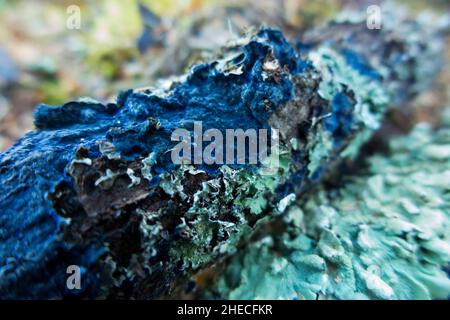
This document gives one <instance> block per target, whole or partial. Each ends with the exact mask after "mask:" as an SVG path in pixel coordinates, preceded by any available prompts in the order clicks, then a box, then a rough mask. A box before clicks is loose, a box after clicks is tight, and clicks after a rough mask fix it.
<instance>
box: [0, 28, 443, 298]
mask: <svg viewBox="0 0 450 320" xmlns="http://www.w3.org/2000/svg"><path fill="white" fill-rule="evenodd" d="M401 23H402V28H401V29H398V30H400V31H397V28H391V29H390V28H387V27H386V28H383V29H382V30H368V29H367V28H366V27H365V23H364V22H333V23H330V24H329V25H328V26H326V27H324V28H321V29H319V30H313V31H311V32H310V33H307V34H306V35H304V36H303V37H302V39H301V41H302V42H305V43H307V45H306V46H304V47H308V48H309V49H308V50H302V52H298V51H297V50H296V49H295V47H296V46H293V45H291V44H290V43H289V42H288V41H287V40H286V39H285V38H284V37H283V35H282V34H281V32H280V31H277V30H273V29H267V28H266V29H262V30H260V31H259V32H257V33H256V34H254V35H252V36H249V37H248V38H246V39H243V40H242V41H240V43H242V44H236V45H234V46H230V47H229V48H226V49H224V50H223V52H222V53H221V57H220V58H219V59H217V60H215V61H212V62H209V63H203V64H200V65H197V66H194V67H193V68H192V69H191V71H190V72H189V73H188V74H186V75H184V76H181V77H179V78H177V79H176V80H171V81H163V82H162V83H161V85H160V86H159V87H158V88H145V89H134V90H133V89H130V90H127V91H124V92H121V93H120V94H119V95H118V98H117V101H116V102H114V103H107V104H105V103H101V102H98V101H95V100H92V99H86V98H85V99H80V100H78V101H72V102H68V103H66V104H64V105H62V106H47V105H40V106H38V107H37V109H36V111H35V113H34V122H35V126H36V130H34V131H32V132H29V133H28V134H26V135H25V136H24V137H23V138H21V139H20V140H19V141H18V142H17V143H16V144H15V145H14V146H12V147H11V148H10V149H8V150H6V151H5V152H3V153H2V154H1V155H0V205H1V207H2V209H1V213H0V297H2V298H61V297H71V296H76V297H87V298H93V297H95V298H102V297H113V298H158V297H162V296H165V295H166V296H167V295H169V296H170V293H171V290H172V289H173V287H174V286H175V284H176V283H179V282H180V281H183V279H185V278H187V277H188V276H189V275H191V274H192V273H193V272H195V271H197V270H199V269H201V268H204V267H206V266H208V265H210V264H212V263H214V262H215V261H216V260H217V259H218V258H220V257H224V256H227V255H232V254H234V253H235V252H236V251H237V250H236V247H237V246H238V245H242V244H245V242H246V241H247V240H248V239H249V238H250V237H251V235H252V232H253V230H255V228H257V227H258V226H259V225H262V224H264V223H265V222H268V221H270V220H271V219H272V218H273V217H274V216H278V215H281V214H283V212H284V208H285V207H287V206H289V205H290V204H291V203H292V202H293V201H296V199H297V198H299V197H300V195H301V194H302V193H304V192H305V191H307V190H308V189H309V188H310V186H312V185H314V184H316V183H317V182H319V181H320V180H321V179H322V177H323V176H324V175H326V174H327V172H328V171H329V168H331V167H332V164H333V163H336V162H338V161H340V160H341V159H343V158H345V157H351V156H355V154H357V151H358V150H359V147H360V146H361V144H362V143H363V142H364V141H365V140H367V138H368V137H369V136H370V135H371V133H372V132H374V130H376V129H377V128H378V127H379V125H380V122H381V121H382V119H383V115H384V113H385V112H386V110H387V108H388V106H389V107H396V106H399V105H401V104H402V103H403V102H405V101H407V100H408V99H409V98H410V97H412V96H414V94H415V93H416V92H417V91H418V89H417V86H416V85H417V83H419V82H420V83H422V84H423V83H426V82H428V81H429V80H430V79H432V75H433V72H434V71H435V70H436V69H437V68H438V66H439V59H438V54H437V53H436V50H437V48H439V45H440V44H441V41H440V37H439V35H438V34H437V33H436V34H428V33H427V36H426V37H425V36H424V37H420V36H419V37H409V36H408V35H409V34H411V33H413V32H414V33H416V34H417V33H421V32H423V31H422V28H421V25H420V24H419V23H418V22H414V21H401ZM427 32H429V31H427ZM418 52H420V54H419V53H418ZM430 55H436V57H435V58H434V59H433V61H432V63H434V64H433V65H432V67H430V68H428V71H429V72H430V74H429V76H427V77H425V76H423V77H417V76H416V75H417V72H418V68H419V66H420V65H422V64H423V63H425V62H424V61H422V59H425V58H428V57H429V56H430ZM424 57H425V58H424ZM426 63H428V64H429V63H430V61H428V60H427V61H426ZM398 70H401V75H399V73H398ZM196 121H201V122H202V125H203V129H204V130H207V129H210V128H216V129H219V130H221V131H224V130H225V129H236V128H240V129H243V130H246V129H278V130H279V132H280V152H279V154H277V155H272V156H279V158H280V166H279V168H278V169H277V170H275V171H274V172H273V173H272V174H271V175H267V174H262V170H263V169H265V167H269V168H270V166H271V164H272V162H271V158H270V157H269V158H268V159H267V161H265V162H264V163H260V164H259V165H253V166H252V165H236V164H227V165H205V164H200V165H189V164H183V165H176V164H174V163H173V162H172V161H171V158H170V150H171V149H172V148H173V147H174V142H173V141H171V139H170V137H171V133H172V132H173V131H174V130H175V129H177V128H185V129H188V130H190V129H192V126H193V124H194V122H196ZM311 201H315V200H311ZM323 210H325V211H326V210H331V209H330V208H328V207H327V206H326V205H325V204H324V209H323ZM323 219H328V215H327V214H326V213H324V214H323ZM345 223H347V222H346V221H345V220H344V221H343V222H342V225H344V224H345ZM367 230H370V232H372V230H371V229H367ZM368 232H369V231H368ZM373 232H377V231H376V230H375V231H373ZM302 237H306V236H302ZM323 239H324V240H323V241H322V242H321V243H318V246H319V247H320V246H323V247H324V250H328V251H330V254H329V255H330V257H329V258H330V259H344V260H345V259H347V260H346V261H347V262H346V263H347V264H346V263H345V262H342V263H341V264H339V266H340V267H342V268H344V269H345V268H347V269H348V268H350V265H349V263H350V260H348V259H349V258H348V257H347V256H346V255H345V254H344V253H345V252H347V251H345V249H344V248H341V246H342V244H339V246H338V247H335V246H334V244H333V241H334V242H335V243H337V242H338V241H337V240H336V239H335V236H334V234H333V233H331V231H330V232H328V233H324V235H323ZM377 239H378V238H375V240H373V241H378V240H377ZM305 241H306V240H305ZM370 241H372V240H370ZM392 241H394V240H392ZM392 241H391V242H389V243H388V244H386V245H391V244H392ZM308 243H310V244H309V245H311V241H309V240H308V241H306V242H305V243H303V242H301V243H300V244H295V245H301V246H306V247H307V246H308ZM293 245H294V244H293ZM327 247H328V249H326V248H327ZM400 249H402V247H401V246H400V245H399V250H400ZM305 250H306V249H305ZM308 250H309V249H308ZM341 253H342V254H341ZM297 258H298V259H306V260H308V259H309V258H308V257H306V258H305V257H302V256H298V257H297ZM310 258H311V261H309V260H308V261H309V262H305V263H304V268H313V269H320V270H322V269H323V267H324V266H325V262H324V259H325V258H326V257H319V256H317V257H310ZM360 259H363V257H361V258H360ZM374 259H375V258H374ZM380 259H381V258H380ZM68 265H78V266H80V267H81V268H82V271H83V281H82V288H81V289H80V290H75V291H70V290H68V289H67V288H66V276H67V274H66V268H67V266H68ZM280 268H281V266H280ZM361 268H362V266H361ZM347 269H346V270H347ZM305 270H306V269H305ZM316 280H317V281H316ZM316 280H314V281H313V282H315V281H316V282H317V283H315V284H314V285H315V286H321V285H323V283H322V282H320V281H322V280H320V277H317V279H316ZM354 281H360V279H355V280H354ZM312 292H316V290H312ZM385 296H386V297H387V296H388V295H385ZM336 297H339V294H338V293H336Z"/></svg>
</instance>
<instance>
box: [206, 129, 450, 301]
mask: <svg viewBox="0 0 450 320" xmlns="http://www.w3.org/2000/svg"><path fill="white" fill-rule="evenodd" d="M449 145H450V129H440V130H438V131H436V132H434V131H433V130H432V129H431V128H430V126H428V125H426V124H419V125H417V127H416V128H415V129H414V130H413V132H412V133H411V134H409V135H408V136H405V137H400V138H396V139H394V140H393V141H392V143H391V154H390V155H388V156H381V155H377V156H374V157H372V158H371V159H369V162H370V168H369V173H368V174H366V175H365V176H364V175H358V176H353V177H351V179H350V182H349V183H347V184H346V185H344V186H343V187H342V188H340V189H338V190H325V189H322V190H319V192H315V193H314V194H312V195H310V196H309V197H307V199H308V200H306V201H305V202H303V203H298V204H297V205H291V206H290V207H288V208H287V214H286V215H285V216H284V217H283V219H284V223H285V228H286V229H285V232H281V233H275V234H274V235H267V236H265V237H264V238H263V239H261V240H258V241H256V242H254V243H252V244H250V245H249V247H248V248H247V249H246V251H245V252H243V253H241V254H238V255H236V256H235V257H233V259H232V261H231V263H230V265H229V266H228V267H227V269H226V270H225V272H223V273H222V276H220V277H219V279H218V281H217V284H216V286H215V288H213V289H211V291H209V292H208V294H207V296H220V297H224V298H231V299H254V298H265V299H267V298H269V299H445V298H448V297H449V296H450V280H449V278H448V276H447V274H446V273H445V272H444V271H443V268H444V267H446V266H447V265H448V263H449V261H450V184H449V181H450V179H449V178H450V158H449V157H441V156H440V154H439V155H438V156H436V154H438V153H436V152H435V151H436V150H444V153H445V150H447V148H448V146H449ZM430 150H431V151H430Z"/></svg>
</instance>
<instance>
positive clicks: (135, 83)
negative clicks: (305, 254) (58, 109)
mask: <svg viewBox="0 0 450 320" xmlns="http://www.w3.org/2000/svg"><path fill="white" fill-rule="evenodd" d="M380 2H382V1H380V0H378V1H359V0H314V1H308V0H282V1H279V0H255V1H250V0H244V1H233V0H231V1H230V0H216V1H212V0H210V1H208V0H171V1H169V0H158V1H155V0H141V1H138V0H126V1H124V0H103V1H88V0H78V1H77V0H71V1H65V0H61V1H50V0H48V1H46V0H34V1H30V0H10V1H8V0H0V150H4V149H5V148H7V147H9V146H10V145H11V144H13V143H14V142H15V141H16V140H17V139H18V138H19V137H21V136H22V135H23V134H24V133H25V132H27V131H29V130H31V129H33V122H32V111H33V109H34V108H35V106H36V105H37V104H38V103H41V102H42V103H46V104H50V105H59V104H61V103H63V102H65V101H68V100H72V99H77V98H78V97H84V96H90V97H93V98H96V99H98V100H101V101H109V100H114V99H115V97H116V95H117V93H118V91H120V90H123V89H127V88H137V87H147V86H152V85H155V84H156V81H157V79H158V78H163V77H168V76H171V75H177V74H181V73H183V72H184V71H186V70H187V69H188V68H189V66H190V65H192V64H194V63H196V62H199V61H202V60H205V59H210V58H211V57H212V56H213V55H214V53H215V52H217V50H218V49H219V48H220V47H222V46H224V45H226V44H227V43H228V42H230V41H233V40H235V39H237V38H238V37H239V36H240V35H242V34H244V33H246V32H250V31H251V30H254V29H256V28H258V27H259V26H261V25H268V26H275V27H278V28H280V29H282V30H283V31H284V32H285V34H286V35H288V36H292V37H294V36H297V37H298V35H299V34H300V33H301V32H302V30H304V29H306V28H308V27H310V26H312V25H317V24H320V23H322V22H323V21H325V20H327V19H329V18H331V17H333V16H334V15H336V13H338V12H341V11H342V9H343V8H344V7H349V6H350V7H351V6H353V7H359V8H361V10H363V12H365V10H366V8H367V6H368V5H370V4H374V3H375V4H376V3H380ZM396 2H399V3H401V4H402V5H404V6H406V7H407V8H408V9H409V10H411V11H412V12H416V13H423V12H425V11H435V12H448V11H449V10H450V2H449V1H448V0H435V1H420V0H398V1H396ZM70 5H77V6H79V8H80V9H81V11H80V12H81V27H80V29H73V30H71V29H69V28H67V26H66V22H67V19H68V17H69V15H70V14H69V13H68V12H67V8H68V7H69V6H70ZM447 57H449V54H448V53H447ZM448 74H449V72H448V66H446V67H445V68H443V72H442V76H441V77H440V80H439V81H438V82H439V83H438V84H437V85H436V86H435V88H434V89H433V90H431V91H430V92H426V93H424V95H425V96H424V97H419V99H417V101H418V102H417V104H419V105H420V104H424V105H427V106H428V107H429V106H432V105H441V106H442V105H443V102H442V100H443V99H448V98H449V97H448V96H449V89H448V88H449V86H448V85H447V84H448V83H450V79H449V76H448ZM446 101H448V100H446Z"/></svg>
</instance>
